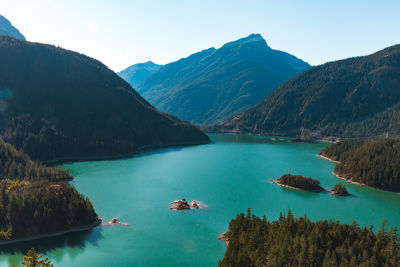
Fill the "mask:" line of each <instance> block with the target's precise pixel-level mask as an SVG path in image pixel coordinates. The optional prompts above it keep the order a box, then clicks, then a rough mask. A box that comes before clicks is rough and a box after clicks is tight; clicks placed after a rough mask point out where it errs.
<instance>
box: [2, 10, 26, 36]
mask: <svg viewBox="0 0 400 267" xmlns="http://www.w3.org/2000/svg"><path fill="white" fill-rule="evenodd" d="M0 35H7V36H10V37H13V38H18V39H22V40H25V37H24V36H23V35H22V34H21V33H20V32H19V30H18V29H17V28H15V27H14V26H13V25H12V24H11V22H10V21H9V20H8V19H6V18H5V17H3V16H2V15H0Z"/></svg>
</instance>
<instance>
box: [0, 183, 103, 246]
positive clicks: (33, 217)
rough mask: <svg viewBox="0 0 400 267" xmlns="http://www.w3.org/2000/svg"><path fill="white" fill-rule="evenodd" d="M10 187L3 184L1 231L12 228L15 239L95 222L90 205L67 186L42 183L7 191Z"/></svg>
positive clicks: (0, 190) (0, 185)
mask: <svg viewBox="0 0 400 267" xmlns="http://www.w3.org/2000/svg"><path fill="white" fill-rule="evenodd" d="M8 183H9V182H8V181H2V182H1V183H0V195H1V196H0V198H1V205H2V206H3V208H2V209H1V210H0V229H6V228H7V227H8V228H11V229H12V237H13V238H17V237H23V236H33V235H40V234H46V233H53V232H57V231H63V230H68V229H70V228H72V227H76V226H82V225H89V224H91V223H93V222H95V220H96V213H95V212H94V209H93V206H92V204H91V203H90V201H89V200H88V199H87V198H85V197H84V196H83V195H81V194H79V193H78V192H77V191H76V190H75V188H73V187H71V186H69V185H67V184H65V183H62V182H61V183H53V182H48V181H45V180H42V181H35V182H29V183H24V184H23V185H20V186H18V187H16V188H14V189H13V190H10V191H7V190H5V188H6V187H7V186H8ZM5 239H7V238H5Z"/></svg>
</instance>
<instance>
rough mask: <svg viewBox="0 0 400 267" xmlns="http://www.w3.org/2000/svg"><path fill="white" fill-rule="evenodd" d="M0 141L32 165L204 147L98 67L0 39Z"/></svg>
mask: <svg viewBox="0 0 400 267" xmlns="http://www.w3.org/2000/svg"><path fill="white" fill-rule="evenodd" d="M0 62H1V63H2V64H0V136H1V137H3V138H4V140H5V141H7V142H9V143H11V144H13V145H14V146H15V147H16V148H17V149H18V150H19V149H23V150H24V151H25V152H26V153H27V154H29V155H30V156H31V157H32V158H33V159H38V160H53V159H69V158H75V159H76V158H82V159H84V158H87V157H89V158H90V157H92V158H93V157H94V158H106V157H115V156H122V155H131V154H134V153H136V152H138V151H139V150H141V149H144V148H149V147H161V146H169V145H190V144H202V143H208V142H209V138H208V136H207V135H206V134H204V133H203V132H202V131H200V130H199V129H198V128H196V127H194V126H193V125H191V124H189V123H187V122H182V121H180V120H179V119H178V118H177V117H174V116H171V115H168V114H164V113H161V112H159V111H158V110H156V109H155V108H154V107H152V106H151V105H150V104H149V103H148V102H147V101H145V100H144V99H143V98H142V97H141V96H140V95H139V94H138V93H136V91H135V90H133V89H132V87H131V86H130V85H129V84H128V83H126V82H125V81H124V80H123V79H121V78H120V77H118V75H116V74H115V73H114V72H113V71H111V70H110V69H108V68H107V67H106V66H105V65H103V64H102V63H100V62H99V61H97V60H95V59H92V58H89V57H87V56H84V55H82V54H79V53H75V52H72V51H68V50H64V49H61V48H57V47H55V46H51V45H44V44H39V43H31V42H26V41H23V40H19V39H14V38H10V37H8V36H0Z"/></svg>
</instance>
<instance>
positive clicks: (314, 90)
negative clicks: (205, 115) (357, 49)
mask: <svg viewBox="0 0 400 267" xmlns="http://www.w3.org/2000/svg"><path fill="white" fill-rule="evenodd" d="M302 129H304V130H305V132H308V133H309V134H311V135H315V136H337V137H376V136H379V135H389V136H395V137H398V136H399V134H400V45H395V46H392V47H388V48H386V49H384V50H381V51H379V52H376V53H374V54H372V55H369V56H363V57H355V58H349V59H344V60H339V61H335V62H330V63H326V64H324V65H321V66H317V67H314V68H312V69H310V70H307V71H305V72H303V73H302V74H300V75H298V76H296V77H294V78H292V79H290V80H289V81H287V82H286V83H284V84H283V85H281V86H279V87H278V88H277V89H276V90H275V91H274V92H273V93H272V94H270V95H269V96H268V97H267V98H266V99H265V100H263V101H262V102H260V103H259V104H257V105H256V106H254V107H252V108H250V109H249V110H247V111H245V112H243V113H241V114H238V115H237V116H235V117H233V118H232V119H230V120H228V121H226V122H224V123H221V124H219V125H215V126H213V127H210V128H209V129H208V130H209V131H225V132H243V133H255V134H273V135H275V134H276V135H292V136H293V135H298V134H299V133H300V132H301V131H302Z"/></svg>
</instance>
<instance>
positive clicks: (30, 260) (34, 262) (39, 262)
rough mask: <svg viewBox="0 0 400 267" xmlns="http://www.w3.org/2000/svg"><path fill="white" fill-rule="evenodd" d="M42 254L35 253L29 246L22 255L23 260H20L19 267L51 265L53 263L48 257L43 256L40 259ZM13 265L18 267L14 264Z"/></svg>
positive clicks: (44, 266) (48, 266)
mask: <svg viewBox="0 0 400 267" xmlns="http://www.w3.org/2000/svg"><path fill="white" fill-rule="evenodd" d="M41 257H43V255H40V254H38V253H36V250H35V249H34V248H31V249H30V250H29V251H28V252H27V253H26V256H24V260H23V261H22V266H21V267H24V266H25V267H53V266H54V265H53V264H52V263H51V261H50V260H49V258H47V257H45V258H44V259H40V258H41ZM13 267H18V266H17V265H14V266H13Z"/></svg>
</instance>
